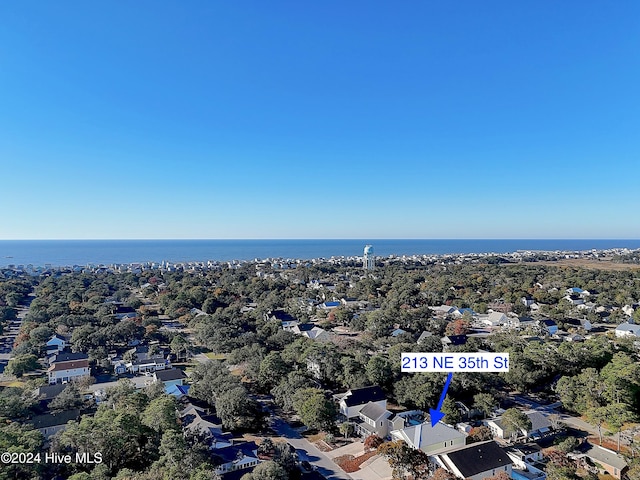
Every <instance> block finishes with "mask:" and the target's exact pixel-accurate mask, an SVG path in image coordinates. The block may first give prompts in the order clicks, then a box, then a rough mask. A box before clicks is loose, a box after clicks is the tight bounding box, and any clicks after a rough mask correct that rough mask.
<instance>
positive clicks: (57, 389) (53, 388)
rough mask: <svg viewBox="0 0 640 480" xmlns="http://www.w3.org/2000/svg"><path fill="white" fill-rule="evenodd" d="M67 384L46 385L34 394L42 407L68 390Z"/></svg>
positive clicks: (37, 389)
mask: <svg viewBox="0 0 640 480" xmlns="http://www.w3.org/2000/svg"><path fill="white" fill-rule="evenodd" d="M67 385H68V384H66V383H56V384H54V385H44V386H42V387H38V388H36V389H35V390H34V392H33V394H34V396H35V398H36V400H38V401H39V402H40V403H41V404H42V405H46V404H48V403H49V402H50V401H51V400H53V399H54V398H56V397H57V396H58V395H60V394H61V393H62V391H63V390H64V389H65V388H67Z"/></svg>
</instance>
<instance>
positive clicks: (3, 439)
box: [0, 418, 44, 480]
mask: <svg viewBox="0 0 640 480" xmlns="http://www.w3.org/2000/svg"><path fill="white" fill-rule="evenodd" d="M43 442H44V439H43V437H42V434H41V433H40V432H39V431H38V430H35V429H33V428H32V427H31V426H28V425H24V424H21V423H18V422H7V421H6V420H5V419H2V418H0V452H9V453H37V452H42V451H43V450H42V446H43ZM40 470H41V468H40V465H33V464H21V463H11V464H4V465H2V468H0V480H15V479H18V478H25V479H26V478H38V477H37V476H36V475H37V473H38V472H39V471H40Z"/></svg>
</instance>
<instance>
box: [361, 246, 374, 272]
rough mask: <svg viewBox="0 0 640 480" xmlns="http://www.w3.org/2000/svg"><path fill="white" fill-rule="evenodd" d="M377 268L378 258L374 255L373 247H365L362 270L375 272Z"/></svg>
mask: <svg viewBox="0 0 640 480" xmlns="http://www.w3.org/2000/svg"><path fill="white" fill-rule="evenodd" d="M375 266H376V257H375V256H374V255H373V247H372V246H371V245H365V246H364V260H363V262H362V268H364V269H365V270H373V269H374V268H375Z"/></svg>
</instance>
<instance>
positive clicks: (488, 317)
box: [478, 312, 509, 327]
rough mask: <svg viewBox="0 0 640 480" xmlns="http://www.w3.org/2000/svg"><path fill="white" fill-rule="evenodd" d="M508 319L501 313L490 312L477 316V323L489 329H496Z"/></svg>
mask: <svg viewBox="0 0 640 480" xmlns="http://www.w3.org/2000/svg"><path fill="white" fill-rule="evenodd" d="M508 319H509V317H507V316H506V315H505V314H504V313H502V312H491V313H489V314H483V315H478V321H479V322H480V323H482V324H483V325H487V326H489V327H497V326H499V325H504V324H506V323H507V321H508Z"/></svg>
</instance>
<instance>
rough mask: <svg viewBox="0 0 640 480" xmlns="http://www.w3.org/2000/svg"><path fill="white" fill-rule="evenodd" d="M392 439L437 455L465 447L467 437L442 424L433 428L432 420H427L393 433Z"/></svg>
mask: <svg viewBox="0 0 640 480" xmlns="http://www.w3.org/2000/svg"><path fill="white" fill-rule="evenodd" d="M427 417H428V415H427ZM391 438H393V439H394V440H403V441H404V442H405V443H406V444H407V445H409V446H411V447H413V448H416V449H419V450H422V451H423V452H425V453H426V454H429V455H435V454H438V453H443V452H447V451H451V450H456V449H458V448H460V447H462V446H464V444H465V439H466V438H467V435H466V434H465V433H462V432H460V431H458V430H456V429H455V428H453V427H451V426H449V425H446V424H444V423H442V422H438V423H437V424H436V425H435V427H432V426H431V420H430V419H429V418H427V419H426V421H425V422H423V423H420V424H418V425H413V426H411V427H406V428H403V429H402V430H395V431H393V432H391Z"/></svg>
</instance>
